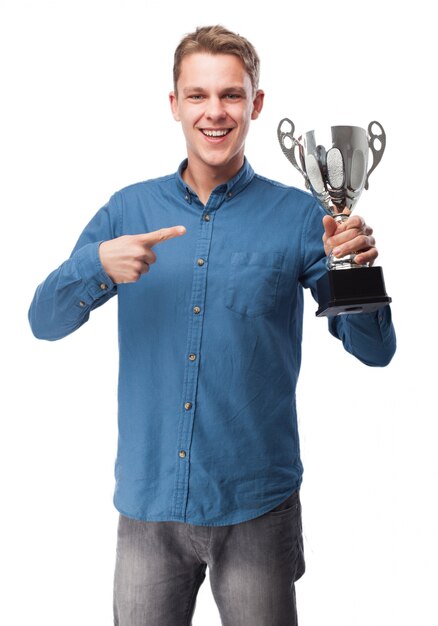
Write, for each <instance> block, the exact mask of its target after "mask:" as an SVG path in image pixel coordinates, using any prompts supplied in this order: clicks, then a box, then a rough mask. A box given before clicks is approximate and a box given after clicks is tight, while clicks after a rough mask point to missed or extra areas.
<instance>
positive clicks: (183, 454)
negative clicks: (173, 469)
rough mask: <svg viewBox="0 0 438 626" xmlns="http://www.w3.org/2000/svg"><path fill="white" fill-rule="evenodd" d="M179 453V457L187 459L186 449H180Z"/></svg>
mask: <svg viewBox="0 0 438 626" xmlns="http://www.w3.org/2000/svg"><path fill="white" fill-rule="evenodd" d="M178 455H179V458H180V459H185V458H186V452H185V450H180V451H179V452H178Z"/></svg>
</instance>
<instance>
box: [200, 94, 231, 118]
mask: <svg viewBox="0 0 438 626" xmlns="http://www.w3.org/2000/svg"><path fill="white" fill-rule="evenodd" d="M226 116H227V112H226V111H225V107H224V104H223V102H222V99H221V98H209V99H208V102H207V107H206V109H205V117H207V118H208V119H210V120H223V119H225V118H226Z"/></svg>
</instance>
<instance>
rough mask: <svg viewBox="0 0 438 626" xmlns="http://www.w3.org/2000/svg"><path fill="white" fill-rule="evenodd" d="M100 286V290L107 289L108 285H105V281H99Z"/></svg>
mask: <svg viewBox="0 0 438 626" xmlns="http://www.w3.org/2000/svg"><path fill="white" fill-rule="evenodd" d="M100 288H101V289H102V291H105V289H108V285H106V284H105V283H100Z"/></svg>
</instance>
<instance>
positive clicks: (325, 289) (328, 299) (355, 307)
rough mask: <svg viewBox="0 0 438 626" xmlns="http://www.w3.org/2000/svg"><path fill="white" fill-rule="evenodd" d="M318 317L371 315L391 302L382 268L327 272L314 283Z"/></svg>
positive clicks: (357, 268) (356, 268)
mask: <svg viewBox="0 0 438 626" xmlns="http://www.w3.org/2000/svg"><path fill="white" fill-rule="evenodd" d="M317 290H318V302H319V309H318V310H317V311H316V316H317V317H323V316H328V317H331V316H335V315H346V314H351V313H372V312H373V311H377V310H378V309H381V308H382V307H384V306H385V305H386V304H389V302H391V298H390V297H389V296H388V295H387V294H386V290H385V283H384V280H383V272H382V268H381V267H355V268H352V269H346V270H331V271H328V272H327V273H326V274H324V276H322V278H320V279H319V280H318V282H317Z"/></svg>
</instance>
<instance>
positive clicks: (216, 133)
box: [201, 128, 231, 137]
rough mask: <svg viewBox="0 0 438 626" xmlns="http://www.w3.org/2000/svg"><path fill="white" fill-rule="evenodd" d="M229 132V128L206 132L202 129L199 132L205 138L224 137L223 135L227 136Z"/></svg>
mask: <svg viewBox="0 0 438 626" xmlns="http://www.w3.org/2000/svg"><path fill="white" fill-rule="evenodd" d="M230 130H231V128H221V129H218V130H208V129H206V128H202V129H201V132H202V133H203V134H204V135H206V136H207V137H225V135H228V133H229V132H230Z"/></svg>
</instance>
